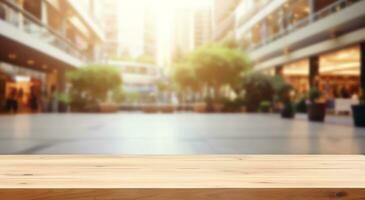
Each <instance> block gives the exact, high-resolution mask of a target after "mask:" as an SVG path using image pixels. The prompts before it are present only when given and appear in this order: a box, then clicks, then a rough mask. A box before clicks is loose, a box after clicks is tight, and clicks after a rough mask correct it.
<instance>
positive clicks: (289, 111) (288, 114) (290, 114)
mask: <svg viewBox="0 0 365 200" xmlns="http://www.w3.org/2000/svg"><path fill="white" fill-rule="evenodd" d="M281 117H282V118H284V119H293V118H294V117H295V109H294V106H293V103H292V102H291V101H290V100H289V101H286V102H285V103H284V106H283V109H282V110H281Z"/></svg>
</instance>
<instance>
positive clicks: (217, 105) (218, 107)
mask: <svg viewBox="0 0 365 200" xmlns="http://www.w3.org/2000/svg"><path fill="white" fill-rule="evenodd" d="M223 108H224V105H223V104H220V103H214V104H213V112H215V113H220V112H223Z"/></svg>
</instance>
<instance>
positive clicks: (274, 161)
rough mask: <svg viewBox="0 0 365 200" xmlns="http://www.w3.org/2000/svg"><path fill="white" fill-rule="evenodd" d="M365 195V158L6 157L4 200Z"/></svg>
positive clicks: (364, 199) (1, 179)
mask: <svg viewBox="0 0 365 200" xmlns="http://www.w3.org/2000/svg"><path fill="white" fill-rule="evenodd" d="M3 199H5V200H7V199H9V200H10V199H11V200H13V199H14V200H18V199H25V200H28V199H37V200H41V199H47V200H48V199H49V200H61V199H67V200H68V199H71V200H74V199H75V200H76V199H77V200H80V199H82V200H83V199H85V200H86V199H93V200H94V199H106V200H119V199H121V200H127V199H128V200H132V199H138V200H162V199H166V200H167V199H169V200H173V199H176V200H180V199H181V200H182V199H187V200H190V199H191V200H193V199H194V200H195V199H197V200H199V199H202V200H203V199H204V200H208V199H211V200H218V199H219V200H220V199H222V200H223V199H227V200H238V199H240V200H257V199H259V200H261V199H262V200H264V199H274V200H284V199H285V200H287V199H289V200H290V199H293V200H294V199H295V200H297V199H299V200H301V199H303V200H304V199H309V200H310V199H319V200H322V199H323V200H325V199H326V200H327V199H349V200H350V199H351V200H355V199H359V200H365V156H361V155H359V156H296V155H295V156H244V155H243V156H239V155H224V156H223V155H222V156H215V155H211V156H0V200H3Z"/></svg>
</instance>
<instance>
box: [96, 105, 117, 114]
mask: <svg viewBox="0 0 365 200" xmlns="http://www.w3.org/2000/svg"><path fill="white" fill-rule="evenodd" d="M99 111H100V112H101V113H115V112H118V111H119V107H118V106H117V105H115V104H100V105H99Z"/></svg>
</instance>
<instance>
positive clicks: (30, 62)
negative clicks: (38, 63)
mask: <svg viewBox="0 0 365 200" xmlns="http://www.w3.org/2000/svg"><path fill="white" fill-rule="evenodd" d="M34 63H35V62H34V60H28V61H27V64H28V65H34Z"/></svg>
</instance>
